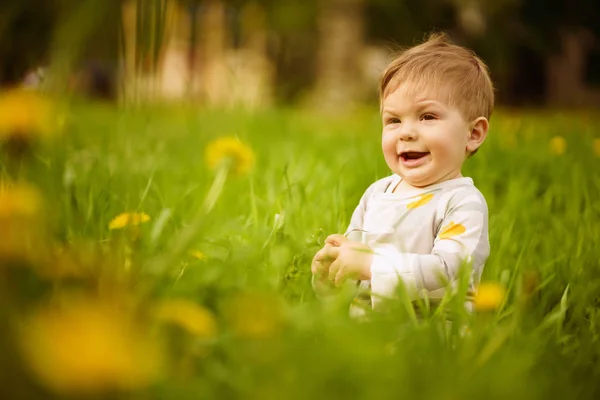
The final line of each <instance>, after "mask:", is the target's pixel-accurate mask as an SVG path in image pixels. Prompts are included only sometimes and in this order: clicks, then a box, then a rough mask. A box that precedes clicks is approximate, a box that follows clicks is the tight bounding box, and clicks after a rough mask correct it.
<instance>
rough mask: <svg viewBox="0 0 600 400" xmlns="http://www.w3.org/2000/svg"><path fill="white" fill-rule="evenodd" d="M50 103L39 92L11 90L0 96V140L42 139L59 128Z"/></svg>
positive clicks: (55, 112) (54, 111) (57, 118)
mask: <svg viewBox="0 0 600 400" xmlns="http://www.w3.org/2000/svg"><path fill="white" fill-rule="evenodd" d="M59 125H60V123H59V117H57V111H56V109H55V107H54V106H53V104H52V102H51V101H50V100H49V99H48V98H46V97H45V96H43V95H42V94H40V93H39V92H36V91H33V90H27V89H11V90H7V91H5V92H1V93H0V139H2V138H7V137H23V138H30V137H35V136H40V137H46V136H50V135H52V134H53V133H56V132H57V131H58V130H59V128H60V126H59Z"/></svg>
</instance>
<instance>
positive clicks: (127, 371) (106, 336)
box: [19, 302, 162, 394]
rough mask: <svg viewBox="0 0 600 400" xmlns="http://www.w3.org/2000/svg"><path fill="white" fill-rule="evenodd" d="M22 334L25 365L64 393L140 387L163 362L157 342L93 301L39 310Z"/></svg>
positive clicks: (49, 384) (150, 381) (28, 321)
mask: <svg viewBox="0 0 600 400" xmlns="http://www.w3.org/2000/svg"><path fill="white" fill-rule="evenodd" d="M20 333H21V334H20V336H19V339H20V345H21V350H22V354H23V357H24V360H25V361H26V364H27V366H28V367H29V368H30V370H31V371H32V372H33V373H34V375H35V376H36V377H37V378H38V379H39V381H40V382H41V383H42V384H44V385H45V386H47V387H48V388H50V389H52V390H54V391H56V392H60V393H69V394H90V393H97V392H104V391H114V390H122V389H136V388H140V387H143V386H146V385H148V384H149V383H152V382H153V381H154V380H155V379H157V378H158V374H159V370H160V366H161V364H162V362H161V361H162V357H161V352H160V351H159V347H158V344H157V343H156V341H152V340H150V339H149V337H147V336H144V334H143V331H142V330H141V329H140V327H138V326H135V325H134V324H133V323H132V322H131V320H130V319H129V318H127V316H126V315H124V314H123V313H122V312H117V311H116V310H115V309H112V308H109V307H107V306H105V305H103V304H99V303H95V302H79V303H74V304H73V305H71V306H70V307H69V308H67V309H63V310H61V309H55V308H50V307H48V308H44V309H41V310H40V311H38V312H37V313H36V314H34V315H33V316H31V317H30V318H29V319H28V320H27V321H26V322H24V323H23V325H22V331H21V332H20Z"/></svg>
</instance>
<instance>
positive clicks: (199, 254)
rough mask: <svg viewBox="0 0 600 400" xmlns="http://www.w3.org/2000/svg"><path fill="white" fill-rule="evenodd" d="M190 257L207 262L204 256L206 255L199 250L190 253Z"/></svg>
mask: <svg viewBox="0 0 600 400" xmlns="http://www.w3.org/2000/svg"><path fill="white" fill-rule="evenodd" d="M190 256H192V257H194V258H195V259H198V260H200V261H205V260H206V256H205V255H204V253H203V252H201V251H199V250H193V251H190Z"/></svg>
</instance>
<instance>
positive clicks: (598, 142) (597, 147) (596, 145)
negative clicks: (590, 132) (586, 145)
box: [592, 139, 600, 157]
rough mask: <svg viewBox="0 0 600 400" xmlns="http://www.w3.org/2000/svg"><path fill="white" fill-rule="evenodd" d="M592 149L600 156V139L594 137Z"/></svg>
mask: <svg viewBox="0 0 600 400" xmlns="http://www.w3.org/2000/svg"><path fill="white" fill-rule="evenodd" d="M592 149H593V151H594V155H595V156H596V157H600V139H594V142H593V143H592Z"/></svg>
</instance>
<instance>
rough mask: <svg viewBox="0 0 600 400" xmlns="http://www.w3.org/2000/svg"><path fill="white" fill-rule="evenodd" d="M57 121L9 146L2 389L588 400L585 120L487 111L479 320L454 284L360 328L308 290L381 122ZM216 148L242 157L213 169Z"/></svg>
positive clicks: (598, 231)
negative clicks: (485, 248)
mask: <svg viewBox="0 0 600 400" xmlns="http://www.w3.org/2000/svg"><path fill="white" fill-rule="evenodd" d="M19 104H20V105H19V107H17V108H16V109H17V110H23V109H27V110H28V113H27V115H29V117H27V118H29V119H35V114H36V110H38V109H39V107H38V108H36V106H35V104H33V105H30V104H27V103H26V102H25V103H19ZM0 105H1V103H0ZM13 112H14V109H13ZM1 113H2V110H0V114H1ZM32 115H33V117H32ZM51 115H52V118H55V117H56V115H58V116H59V117H57V118H58V119H59V121H60V123H59V124H58V125H60V129H53V130H52V131H56V130H60V131H61V132H60V134H56V133H55V132H51V133H48V134H47V135H45V137H43V138H37V137H35V136H30V135H29V134H25V133H26V132H28V130H27V129H21V130H19V134H18V135H16V134H13V135H12V136H6V135H7V134H6V133H5V136H6V137H5V139H4V144H3V147H4V149H3V153H2V166H1V168H2V169H1V171H0V174H1V175H0V176H1V178H2V185H1V190H2V192H0V226H1V227H2V228H1V229H0V242H1V243H2V244H1V245H0V327H1V328H2V329H1V330H0V334H1V336H0V387H2V389H0V393H5V395H7V396H9V397H5V396H3V398H51V397H52V398H62V397H65V398H73V397H75V398H79V397H84V398H88V397H92V398H129V397H130V398H165V399H173V398H257V399H269V398H273V399H276V398H277V399H279V398H289V399H296V398H297V399H304V398H314V399H318V398H324V399H325V398H327V399H330V398H345V399H348V398H365V399H366V398H369V399H383V398H390V399H391V398H394V399H397V398H432V399H433V398H435V399H462V398H471V397H473V398H475V397H477V398H482V397H486V398H508V397H515V398H528V399H534V398H540V399H542V398H544V399H545V398H549V397H553V398H554V397H556V398H558V397H563V398H597V397H598V396H599V395H600V386H599V385H598V384H597V383H596V382H598V378H599V377H600V367H599V366H598V365H599V364H598V362H597V361H598V357H599V356H600V341H599V338H598V335H599V329H600V313H599V312H598V304H599V300H600V258H599V257H598V254H599V252H598V250H597V246H598V243H600V173H599V172H598V171H600V142H599V140H600V119H598V117H597V116H595V115H594V114H593V113H591V112H588V113H586V112H577V113H575V112H565V113H562V112H561V113H559V112H551V111H545V112H539V111H531V112H515V111H508V110H504V111H503V110H501V111H499V112H497V113H496V114H495V115H494V116H493V117H492V119H491V126H492V128H491V131H490V134H489V137H488V140H487V141H486V143H485V144H484V146H483V148H482V149H481V150H480V151H479V152H478V153H477V154H476V155H475V156H474V157H472V158H470V159H469V160H468V161H467V163H466V165H465V169H464V171H463V173H464V174H465V175H466V176H470V177H472V178H473V179H474V181H475V184H476V185H477V187H478V188H479V189H480V190H481V192H482V193H483V194H484V195H485V197H486V199H487V202H488V207H489V210H490V241H491V248H492V253H491V256H490V258H489V260H488V262H487V264H486V266H485V270H484V277H483V280H484V281H485V282H487V283H489V284H490V286H491V287H493V288H495V289H497V290H499V291H500V293H504V294H505V295H504V296H502V297H501V298H500V300H499V303H496V304H495V305H494V307H492V308H493V309H490V310H487V311H486V310H482V311H479V312H477V313H475V314H474V315H465V313H464V312H462V310H461V307H459V306H457V305H458V304H460V300H461V293H458V294H456V295H455V296H449V297H448V298H447V299H446V300H447V302H446V303H445V306H443V307H440V308H435V309H433V308H429V307H428V306H427V303H426V302H423V303H421V304H418V305H417V306H418V307H419V308H420V313H419V314H422V317H421V318H415V315H414V311H413V310H414V309H413V307H412V306H410V304H408V303H407V301H406V300H405V299H404V298H403V297H402V296H399V300H398V301H395V302H392V303H391V304H390V312H389V313H386V314H376V315H373V316H372V318H371V320H370V321H369V322H358V321H353V320H351V319H349V318H348V316H347V307H348V304H349V301H350V297H349V296H347V295H346V294H347V293H342V294H341V295H340V296H339V297H336V298H335V299H332V300H331V301H328V302H321V301H318V300H317V299H316V298H315V296H314V294H313V292H312V289H311V285H310V261H311V259H312V256H313V255H314V253H315V252H316V251H317V250H318V249H319V247H320V245H322V243H323V240H324V238H325V237H326V236H327V235H328V234H330V233H343V231H344V230H345V228H346V225H347V224H348V222H349V219H350V215H351V213H352V211H353V209H354V207H355V206H356V204H357V203H358V200H359V199H360V196H361V195H362V193H363V192H364V190H365V189H366V188H367V187H368V186H369V185H370V184H371V183H372V182H373V181H375V180H376V179H378V178H382V177H384V176H386V175H387V174H389V171H388V170H387V168H386V165H385V162H384V160H383V157H382V155H381V153H380V132H381V123H380V120H379V116H378V113H377V110H375V109H364V110H359V111H357V112H355V113H352V114H350V115H335V116H324V115H319V114H317V113H314V112H308V111H302V110H292V109H279V110H270V111H260V112H248V111H243V110H238V111H215V110H198V109H193V108H191V107H190V106H177V107H176V106H169V107H141V108H132V109H118V110H117V109H116V108H114V107H111V106H107V105H98V104H95V105H92V104H71V105H69V106H67V105H66V104H62V105H61V106H60V107H58V108H57V109H56V110H54V111H53V113H51ZM27 118H26V120H27V121H29V119H27ZM2 123H3V122H2V118H0V128H1V127H2V126H3V125H2ZM29 123H31V121H30V122H29ZM31 126H33V125H27V127H29V128H28V129H31V131H32V132H33V131H35V130H36V129H34V128H31ZM0 130H1V129H0ZM49 132H50V130H49ZM46 136H47V137H46ZM232 137H234V138H239V141H229V142H224V143H225V144H223V142H221V147H218V146H219V145H218V144H217V147H216V148H215V147H211V143H212V146H214V143H215V140H219V139H222V138H232ZM217 143H220V142H217ZM227 143H228V144H227ZM228 146H229V147H228ZM230 147H231V148H233V151H237V152H238V153H235V154H241V156H243V159H242V161H244V160H245V161H244V162H245V164H243V163H242V164H239V163H238V161H239V160H237V159H234V160H233V161H232V162H231V163H229V164H227V163H225V164H219V166H217V167H216V168H211V160H212V159H213V158H214V157H216V156H218V154H219V153H218V152H219V151H227V149H229V148H230ZM250 165H252V167H251V168H250ZM245 166H247V167H248V168H245ZM123 213H129V214H126V215H123ZM119 215H121V217H120V219H115V218H116V217H118V216H119ZM448 319H451V320H453V321H454V323H448V322H447V320H448Z"/></svg>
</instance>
